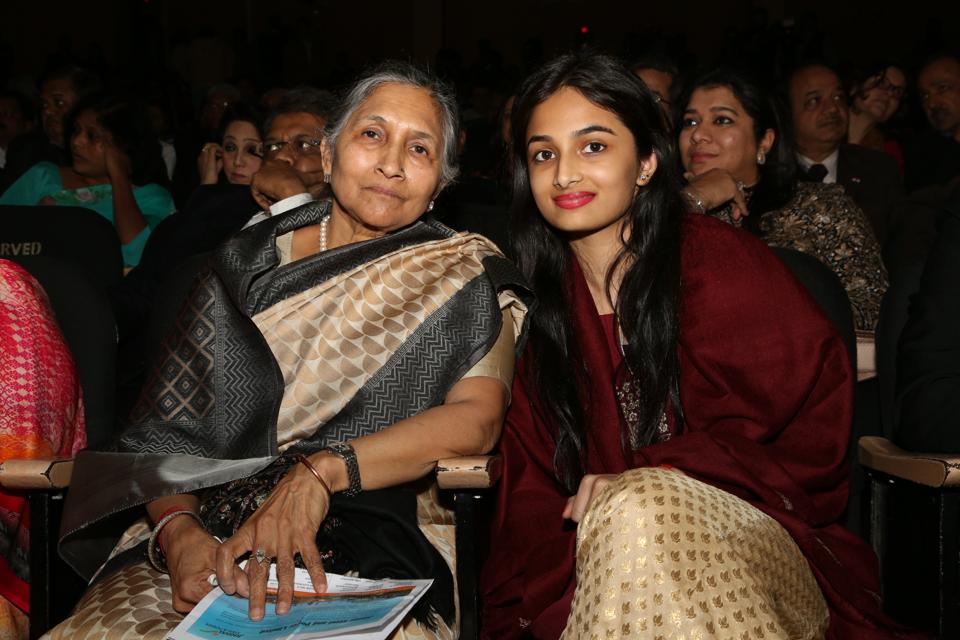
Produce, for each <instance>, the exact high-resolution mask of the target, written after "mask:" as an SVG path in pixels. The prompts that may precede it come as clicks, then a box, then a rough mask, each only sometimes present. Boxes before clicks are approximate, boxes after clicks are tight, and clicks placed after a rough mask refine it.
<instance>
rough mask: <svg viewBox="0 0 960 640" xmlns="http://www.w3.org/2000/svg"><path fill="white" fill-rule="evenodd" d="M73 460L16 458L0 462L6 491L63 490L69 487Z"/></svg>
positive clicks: (1, 481) (1, 482)
mask: <svg viewBox="0 0 960 640" xmlns="http://www.w3.org/2000/svg"><path fill="white" fill-rule="evenodd" d="M71 475H73V458H33V459H31V458H23V459H20V458H17V459H11V460H4V461H3V462H0V485H2V486H3V487H6V488H7V489H63V488H65V487H69V486H70V476H71Z"/></svg>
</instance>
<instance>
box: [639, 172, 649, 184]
mask: <svg viewBox="0 0 960 640" xmlns="http://www.w3.org/2000/svg"><path fill="white" fill-rule="evenodd" d="M649 177H650V176H648V175H647V174H645V173H641V174H640V182H646V181H647V179H648V178H649Z"/></svg>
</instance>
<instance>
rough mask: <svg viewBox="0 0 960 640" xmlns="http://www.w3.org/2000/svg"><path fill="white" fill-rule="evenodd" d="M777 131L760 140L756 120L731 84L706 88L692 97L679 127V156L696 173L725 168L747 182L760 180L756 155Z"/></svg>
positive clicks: (771, 141)
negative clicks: (732, 89)
mask: <svg viewBox="0 0 960 640" xmlns="http://www.w3.org/2000/svg"><path fill="white" fill-rule="evenodd" d="M773 138H774V133H773V131H772V130H767V132H766V134H765V135H764V137H763V139H762V140H757V136H756V134H755V133H754V122H753V118H751V117H750V114H748V113H747V111H746V109H744V107H743V105H742V104H741V103H740V101H739V100H737V97H736V96H735V95H734V94H733V92H732V91H731V90H730V89H729V88H728V87H722V86H721V87H703V88H700V89H697V90H695V91H694V92H693V94H692V95H691V96H690V102H689V103H688V104H687V106H686V109H684V112H683V120H682V121H681V129H680V159H681V161H682V162H683V168H684V170H686V171H689V172H690V173H692V174H694V175H697V176H698V175H700V174H702V173H706V172H707V171H710V170H711V169H724V170H726V171H728V172H729V173H730V175H732V176H733V177H734V179H736V180H739V181H741V182H744V183H746V184H748V185H752V184H755V183H756V182H757V179H758V170H757V154H758V152H759V151H763V153H764V154H766V153H767V152H768V151H769V150H770V147H771V146H772V145H773Z"/></svg>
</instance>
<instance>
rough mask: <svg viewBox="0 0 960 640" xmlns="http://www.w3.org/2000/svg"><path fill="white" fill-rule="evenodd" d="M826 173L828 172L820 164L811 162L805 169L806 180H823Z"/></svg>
mask: <svg viewBox="0 0 960 640" xmlns="http://www.w3.org/2000/svg"><path fill="white" fill-rule="evenodd" d="M828 173H830V172H829V171H827V168H826V167H825V166H823V165H822V164H819V163H818V164H812V165H810V167H809V168H808V169H807V182H823V179H824V178H826V177H827V174H828Z"/></svg>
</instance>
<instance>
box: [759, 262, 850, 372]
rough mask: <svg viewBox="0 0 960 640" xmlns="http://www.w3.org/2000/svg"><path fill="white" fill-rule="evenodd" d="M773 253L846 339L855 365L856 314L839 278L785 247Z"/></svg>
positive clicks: (818, 264) (820, 263)
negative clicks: (854, 321) (854, 317)
mask: <svg viewBox="0 0 960 640" xmlns="http://www.w3.org/2000/svg"><path fill="white" fill-rule="evenodd" d="M772 249H773V252H774V253H775V254H777V257H778V258H780V261H781V262H783V263H784V264H785V265H787V268H789V269H790V271H791V272H793V275H794V277H796V279H797V280H799V281H800V282H801V283H803V286H804V287H806V289H807V291H808V292H809V293H810V295H811V296H813V299H814V300H816V301H817V304H819V305H820V308H821V309H822V310H823V312H824V313H825V314H826V316H827V319H829V320H830V322H831V323H832V324H833V326H834V328H835V329H836V330H837V331H838V332H839V333H840V337H841V338H843V344H844V345H845V346H846V347H847V353H848V354H849V355H850V362H852V363H856V361H857V336H856V331H854V325H853V311H852V310H851V307H850V298H849V297H847V291H846V289H844V288H843V283H842V282H841V281H840V278H839V277H838V276H837V274H835V273H834V272H833V271H831V270H830V268H829V267H827V265H825V264H823V263H822V262H820V261H819V260H817V259H816V258H814V257H813V256H811V255H809V254H806V253H803V252H801V251H796V250H794V249H785V248H783V247H772Z"/></svg>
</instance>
